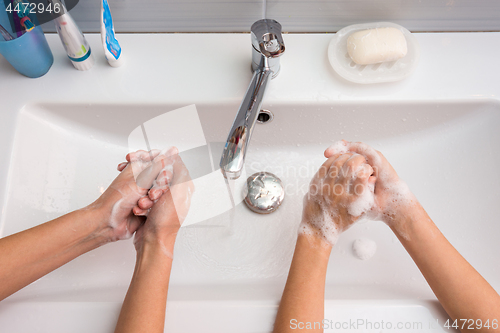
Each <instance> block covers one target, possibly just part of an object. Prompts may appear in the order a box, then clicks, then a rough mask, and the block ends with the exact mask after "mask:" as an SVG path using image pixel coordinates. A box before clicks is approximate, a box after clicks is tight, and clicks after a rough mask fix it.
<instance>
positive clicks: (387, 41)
mask: <svg viewBox="0 0 500 333" xmlns="http://www.w3.org/2000/svg"><path fill="white" fill-rule="evenodd" d="M407 52H408V48H407V46H406V38H405V36H404V35H403V33H402V32H401V31H399V30H398V29H396V28H376V29H368V30H361V31H357V32H354V33H352V34H351V35H350V36H349V38H348V39H347V53H349V56H350V57H351V59H352V61H354V62H355V63H357V64H358V65H370V64H377V63H380V62H386V61H394V60H398V59H401V58H403V57H404V56H405V55H406V53H407Z"/></svg>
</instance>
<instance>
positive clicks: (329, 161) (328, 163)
mask: <svg viewBox="0 0 500 333" xmlns="http://www.w3.org/2000/svg"><path fill="white" fill-rule="evenodd" d="M339 157H340V155H333V156H331V157H329V158H328V159H327V160H326V161H325V162H324V163H323V164H322V165H321V166H320V167H319V169H318V172H316V175H315V178H318V179H323V178H325V176H326V174H327V173H328V170H330V167H331V166H332V164H333V162H335V160H336V159H337V158H339Z"/></svg>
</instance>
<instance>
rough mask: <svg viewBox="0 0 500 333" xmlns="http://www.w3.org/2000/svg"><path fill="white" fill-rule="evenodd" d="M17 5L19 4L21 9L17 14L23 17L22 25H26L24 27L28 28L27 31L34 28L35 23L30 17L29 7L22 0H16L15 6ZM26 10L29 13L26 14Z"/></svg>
mask: <svg viewBox="0 0 500 333" xmlns="http://www.w3.org/2000/svg"><path fill="white" fill-rule="evenodd" d="M17 6H19V8H20V10H19V11H18V12H17V16H19V18H20V19H21V25H22V26H23V27H24V29H26V32H28V31H31V30H33V28H35V25H34V24H33V22H31V20H30V18H29V17H28V14H29V8H28V7H27V6H26V4H25V3H24V2H23V1H22V0H14V8H16V7H17ZM26 11H28V14H26Z"/></svg>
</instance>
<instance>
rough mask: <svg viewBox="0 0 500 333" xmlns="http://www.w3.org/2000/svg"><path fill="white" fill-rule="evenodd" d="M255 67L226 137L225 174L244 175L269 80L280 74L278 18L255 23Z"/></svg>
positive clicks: (253, 52) (253, 49)
mask: <svg viewBox="0 0 500 333" xmlns="http://www.w3.org/2000/svg"><path fill="white" fill-rule="evenodd" d="M251 31H252V33H251V36H252V69H253V71H254V74H253V76H252V80H251V82H250V85H249V87H248V89H247V92H246V94H245V97H244V98H243V102H242V103H241V105H240V109H239V110H238V113H237V114H236V118H235V119H234V122H233V125H232V126H231V130H230V131H229V135H228V137H227V140H226V145H225V147H224V151H223V152H222V157H221V161H220V167H221V171H222V173H223V175H224V177H226V178H228V179H236V178H239V177H240V175H241V170H242V168H243V165H244V163H245V155H246V151H247V148H248V144H249V142H250V138H251V136H252V132H253V128H254V126H255V122H256V121H257V116H258V114H259V112H260V108H261V106H262V101H263V99H264V95H265V93H266V88H267V84H268V82H269V80H270V79H271V78H274V77H276V76H277V75H278V73H279V70H280V64H279V57H280V56H281V55H282V54H283V52H285V44H284V43H283V36H282V35H281V25H280V24H279V23H278V22H277V21H275V20H269V19H265V20H259V21H257V22H255V23H254V24H253V25H252V28H251Z"/></svg>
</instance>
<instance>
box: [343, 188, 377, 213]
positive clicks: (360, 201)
mask: <svg viewBox="0 0 500 333" xmlns="http://www.w3.org/2000/svg"><path fill="white" fill-rule="evenodd" d="M373 191H374V186H373V184H368V185H367V186H365V187H364V188H363V193H361V195H360V196H359V197H358V198H356V200H354V201H353V202H351V204H350V205H349V206H348V207H347V212H348V213H349V215H352V216H354V217H359V216H361V215H363V214H365V213H367V212H368V211H369V210H370V209H372V207H373V205H374V204H375V197H374V195H373Z"/></svg>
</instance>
